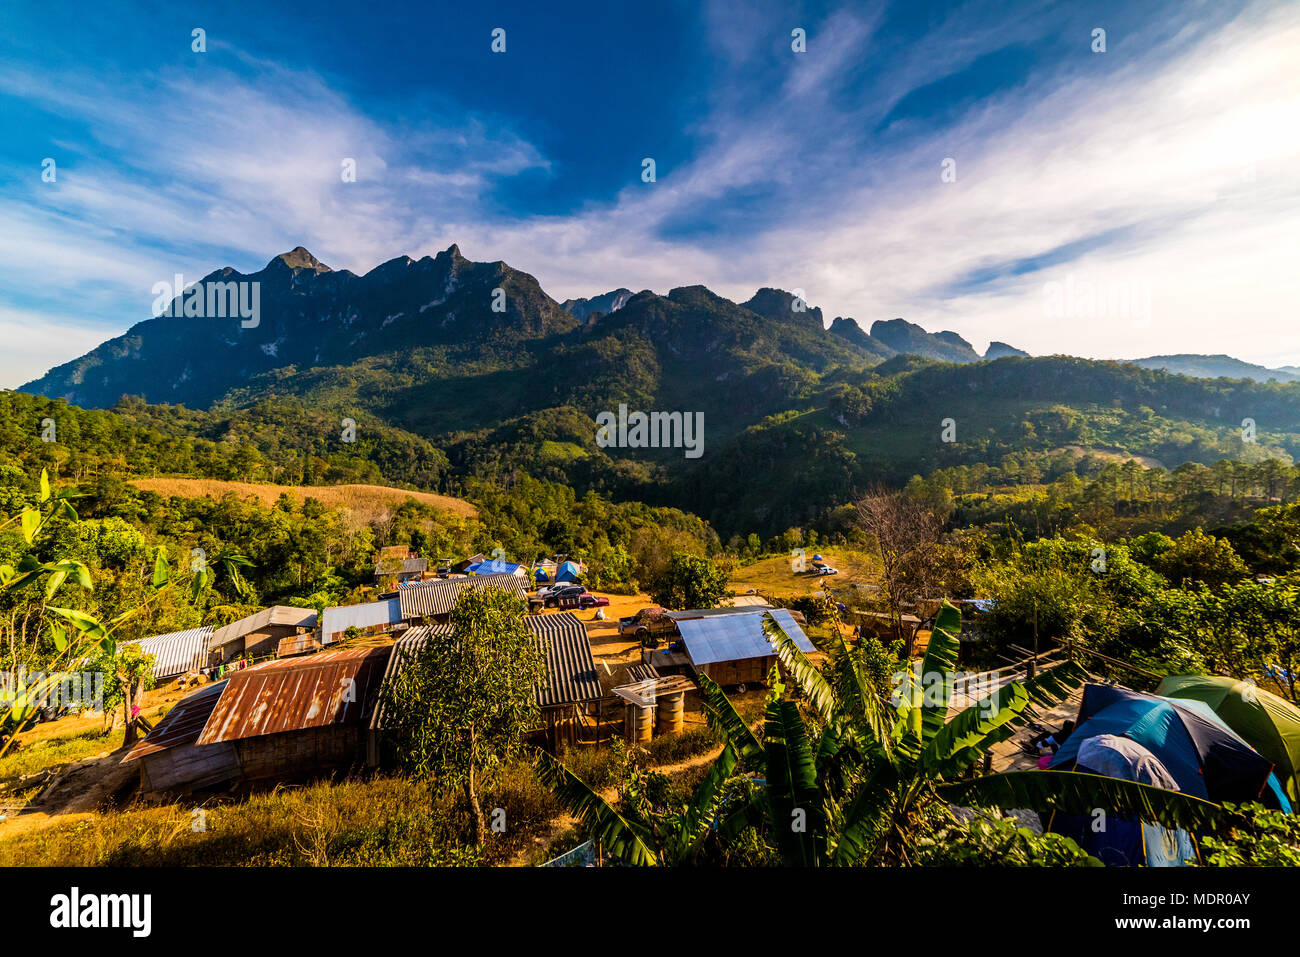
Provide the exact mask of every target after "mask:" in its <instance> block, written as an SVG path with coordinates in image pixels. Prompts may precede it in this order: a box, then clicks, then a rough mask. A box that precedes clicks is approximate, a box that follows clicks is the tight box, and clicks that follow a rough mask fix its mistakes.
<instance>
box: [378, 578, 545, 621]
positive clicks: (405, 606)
mask: <svg viewBox="0 0 1300 957" xmlns="http://www.w3.org/2000/svg"><path fill="white" fill-rule="evenodd" d="M526 585H527V582H526V580H525V579H523V578H521V577H520V576H518V575H475V576H472V577H470V578H441V579H439V580H438V581H431V582H422V583H421V584H419V585H412V586H411V587H409V588H403V589H402V590H401V591H400V592H399V593H398V597H399V598H400V599H401V603H402V605H401V608H402V618H403V619H409V618H427V617H428V616H430V615H445V614H447V613H448V612H450V611H451V610H452V608H453V607H455V605H456V599H457V598H458V597H459V596H460V592H461V589H462V588H471V587H473V588H504V589H506V590H507V591H512V592H514V593H515V596H516V597H517V598H518V599H519V600H520V601H526V600H527V597H528V591H527V588H526Z"/></svg>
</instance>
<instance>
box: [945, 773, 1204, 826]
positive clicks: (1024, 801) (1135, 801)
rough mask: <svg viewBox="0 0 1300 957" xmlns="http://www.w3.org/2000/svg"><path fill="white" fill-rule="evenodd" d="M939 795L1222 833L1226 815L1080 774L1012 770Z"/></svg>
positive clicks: (961, 801) (1172, 795)
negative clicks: (1100, 811) (1102, 815)
mask: <svg viewBox="0 0 1300 957" xmlns="http://www.w3.org/2000/svg"><path fill="white" fill-rule="evenodd" d="M935 791H936V793H937V794H938V795H939V796H940V797H942V798H943V799H944V800H945V801H948V802H950V803H952V804H958V805H976V806H980V807H997V808H1003V809H1006V810H1010V809H1013V808H1027V809H1029V810H1031V811H1039V812H1042V813H1051V812H1053V811H1056V812H1058V813H1061V814H1093V813H1094V812H1095V811H1097V810H1098V809H1101V810H1103V811H1105V812H1106V814H1107V815H1109V816H1113V817H1119V818H1127V819H1130V820H1138V821H1143V822H1145V823H1147V824H1159V825H1161V826H1163V827H1168V828H1183V829H1185V830H1217V829H1218V828H1220V827H1221V826H1222V825H1223V823H1224V822H1225V820H1226V816H1227V815H1226V812H1225V811H1224V809H1223V808H1222V807H1220V806H1219V805H1218V804H1213V803H1211V802H1209V801H1203V800H1201V799H1200V798H1197V797H1192V796H1191V795H1189V794H1182V793H1181V792H1178V791H1166V790H1164V789H1162V788H1157V787H1151V786H1150V785H1148V784H1138V783H1137V782H1135V781H1124V780H1120V779H1118V778H1107V777H1102V776H1101V775H1098V774H1084V773H1082V772H1079V771H1008V772H1006V773H1004V774H987V775H985V776H984V777H981V778H974V779H972V780H970V781H958V782H954V783H952V784H941V785H939V786H938V787H937V788H936V789H935Z"/></svg>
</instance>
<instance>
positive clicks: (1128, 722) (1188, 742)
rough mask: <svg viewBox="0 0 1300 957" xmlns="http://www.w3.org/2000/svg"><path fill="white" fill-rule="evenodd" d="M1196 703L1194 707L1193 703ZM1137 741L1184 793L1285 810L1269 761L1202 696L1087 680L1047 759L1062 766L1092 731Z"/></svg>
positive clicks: (1073, 757) (1072, 761)
mask: <svg viewBox="0 0 1300 957" xmlns="http://www.w3.org/2000/svg"><path fill="white" fill-rule="evenodd" d="M1198 705H1200V707H1197V706H1198ZM1105 734H1109V735H1117V736H1119V737H1124V738H1128V739H1130V740H1132V741H1136V742H1137V743H1138V744H1140V745H1142V746H1143V747H1144V748H1146V750H1147V751H1149V752H1150V753H1151V754H1152V755H1154V756H1155V758H1156V759H1157V760H1158V761H1159V762H1160V764H1161V765H1163V766H1164V767H1165V768H1166V769H1167V770H1168V771H1169V774H1170V775H1171V776H1172V777H1173V779H1174V781H1175V782H1176V783H1177V784H1178V789H1179V790H1180V791H1182V792H1183V793H1185V794H1190V795H1192V796H1194V797H1199V798H1204V799H1206V800H1210V801H1214V802H1215V803H1217V804H1222V803H1223V802H1224V801H1232V802H1234V803H1245V802H1247V801H1260V802H1261V803H1263V804H1266V805H1268V806H1269V807H1275V808H1282V809H1284V810H1287V811H1290V810H1291V806H1290V802H1288V801H1287V799H1286V796H1285V794H1284V793H1283V791H1282V788H1281V785H1279V784H1278V781H1277V778H1276V777H1275V776H1274V775H1273V765H1272V763H1271V762H1270V761H1268V760H1267V759H1266V758H1264V757H1263V756H1262V755H1261V754H1260V753H1259V752H1258V751H1256V750H1255V749H1254V748H1252V747H1251V746H1250V745H1248V744H1247V743H1246V742H1245V741H1243V740H1242V739H1241V738H1240V737H1239V736H1238V735H1237V734H1236V733H1235V732H1234V731H1232V730H1231V729H1230V728H1228V726H1227V725H1226V724H1224V723H1223V722H1222V721H1221V720H1219V719H1218V716H1217V715H1215V714H1214V712H1213V711H1211V710H1210V709H1209V707H1208V706H1205V705H1204V704H1203V703H1202V702H1198V701H1190V700H1185V699H1181V698H1162V697H1160V696H1159V695H1152V694H1143V693H1142V692H1140V691H1130V690H1129V689H1128V688H1119V687H1115V686H1113V685H1095V684H1090V685H1086V686H1085V687H1084V689H1083V703H1082V704H1081V705H1080V707H1079V718H1078V721H1077V723H1076V725H1075V728H1074V730H1073V731H1072V732H1071V733H1070V736H1069V737H1068V738H1066V740H1065V743H1064V744H1062V745H1061V748H1060V750H1058V751H1057V752H1056V755H1055V756H1054V757H1053V758H1052V761H1051V763H1050V764H1049V765H1048V766H1049V767H1050V768H1052V769H1054V770H1069V769H1071V768H1073V767H1074V766H1075V764H1076V762H1077V760H1078V753H1079V748H1080V746H1081V745H1082V744H1083V743H1084V742H1085V741H1087V740H1088V739H1089V738H1094V737H1097V736H1098V735H1105Z"/></svg>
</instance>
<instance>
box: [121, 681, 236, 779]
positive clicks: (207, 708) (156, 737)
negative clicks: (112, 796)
mask: <svg viewBox="0 0 1300 957" xmlns="http://www.w3.org/2000/svg"><path fill="white" fill-rule="evenodd" d="M225 689H226V682H224V681H218V682H217V683H216V684H211V685H206V686H205V687H203V688H200V689H199V690H198V691H196V692H194V694H192V695H189V696H187V697H185V698H182V699H181V700H180V701H178V702H177V703H176V705H175V706H174V707H173V708H172V709H171V710H170V711H168V712H167V713H166V714H165V715H163V717H162V720H161V721H159V722H158V723H157V724H156V725H154V729H153V730H152V731H150V732H149V734H148V735H146V736H145V738H144V740H143V741H140V742H138V743H137V744H136V746H135V747H134V748H132V749H131V750H130V751H129V752H128V753H127V755H126V757H124V758H123V759H122V763H123V764H125V763H126V762H127V761H135V760H136V759H138V758H143V757H145V756H146V755H150V754H157V753H158V752H159V751H166V750H167V749H168V748H177V747H180V746H181V745H183V744H193V743H194V742H195V741H197V740H198V737H199V734H200V733H201V732H202V731H203V726H204V725H205V724H207V721H208V718H209V716H210V715H211V714H212V710H213V709H214V708H215V707H216V706H217V701H218V700H219V699H220V698H221V695H222V693H223V692H224V691H225Z"/></svg>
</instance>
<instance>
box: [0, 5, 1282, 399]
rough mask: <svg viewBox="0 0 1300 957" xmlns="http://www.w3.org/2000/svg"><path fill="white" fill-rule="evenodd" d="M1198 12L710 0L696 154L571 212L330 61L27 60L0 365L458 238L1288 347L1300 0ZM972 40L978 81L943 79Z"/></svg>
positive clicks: (548, 259)
mask: <svg viewBox="0 0 1300 957" xmlns="http://www.w3.org/2000/svg"><path fill="white" fill-rule="evenodd" d="M989 9H994V8H989ZM1187 10H1189V11H1191V12H1190V13H1183V14H1179V13H1175V16H1181V17H1182V19H1183V22H1182V23H1181V24H1180V28H1179V29H1172V30H1171V29H1169V27H1168V24H1156V23H1154V22H1153V23H1151V24H1149V25H1147V26H1146V27H1144V28H1142V29H1141V30H1140V31H1136V32H1135V31H1129V32H1128V33H1127V34H1123V35H1121V34H1117V33H1112V34H1111V36H1110V37H1109V47H1110V49H1109V50H1108V52H1106V53H1104V54H1092V53H1090V52H1089V51H1088V49H1087V45H1088V36H1087V31H1086V30H1085V31H1082V32H1081V33H1080V34H1079V35H1077V36H1071V37H1068V38H1067V39H1066V41H1065V43H1066V47H1067V49H1068V51H1069V52H1068V53H1067V54H1065V55H1062V54H1060V52H1059V50H1058V49H1056V47H1051V55H1047V54H1045V53H1042V51H1043V50H1045V49H1047V48H1048V47H1049V45H1050V44H1058V45H1059V44H1060V43H1061V42H1062V41H1061V39H1060V38H1059V37H1051V36H1048V35H1046V34H1045V32H1044V31H1045V29H1046V28H1045V27H1044V23H1048V22H1050V21H1051V18H1050V17H1046V16H1045V15H1034V16H1023V17H1020V18H1018V19H1015V20H1008V19H1007V18H1005V17H998V16H995V15H991V14H990V13H989V10H987V9H984V8H974V9H965V10H964V11H963V12H961V13H959V14H956V15H953V16H951V17H949V18H948V19H945V20H942V21H938V22H935V23H931V24H927V29H926V30H925V31H923V32H921V33H919V34H918V35H917V36H915V37H908V38H906V39H907V42H902V41H900V40H899V38H898V36H896V35H895V34H894V33H891V32H890V29H889V10H888V8H886V7H884V6H883V5H875V6H867V7H862V8H858V7H854V8H851V9H844V10H839V11H836V12H832V13H830V14H827V15H825V16H823V17H820V18H816V19H809V20H807V21H806V22H804V21H801V20H793V21H792V22H791V23H790V27H793V26H802V27H804V28H805V29H806V30H807V31H808V52H807V53H802V54H795V53H793V52H792V51H790V47H789V35H788V34H789V27H786V26H784V24H783V23H782V17H780V16H776V15H775V14H770V13H769V14H765V15H763V16H758V15H755V14H753V13H752V12H751V13H749V14H746V12H745V11H744V10H741V9H739V8H737V7H736V6H735V5H734V4H730V3H716V4H712V5H710V7H709V9H708V13H707V15H706V17H705V22H706V23H708V24H713V25H714V26H716V27H717V28H718V29H715V30H714V29H711V30H710V32H709V36H710V37H711V38H713V41H712V42H713V44H714V47H713V50H712V54H711V55H712V59H711V61H710V63H709V64H708V69H707V70H703V71H702V73H701V77H702V82H705V83H707V84H708V86H707V88H706V89H705V90H703V91H702V92H701V97H700V100H701V103H702V104H703V112H701V113H700V114H699V115H698V116H697V117H696V118H695V121H694V129H693V131H692V132H693V133H694V135H695V137H696V142H697V144H698V148H697V149H696V152H695V153H694V155H693V156H691V157H689V158H688V159H687V160H686V161H685V162H680V163H677V164H676V165H675V166H670V165H669V164H666V163H665V164H664V165H661V166H660V168H659V170H658V182H656V183H652V184H647V183H642V182H641V181H640V179H639V172H640V170H639V167H637V166H635V165H633V166H631V167H630V168H629V172H628V177H627V186H626V187H625V188H623V189H622V190H621V191H619V192H618V193H617V194H615V195H613V196H598V195H593V196H592V197H591V198H590V200H589V202H588V204H587V205H586V206H585V207H583V208H581V209H579V210H578V211H577V212H574V213H571V214H568V215H564V216H538V215H530V214H528V213H527V212H526V211H525V212H523V213H521V214H517V215H511V214H507V213H505V212H503V211H501V210H500V209H498V208H496V206H495V205H494V202H493V194H494V190H495V189H496V188H497V187H498V186H499V185H500V184H501V183H502V182H504V181H509V180H511V179H512V178H515V177H520V176H543V177H547V176H555V175H563V173H562V172H557V169H556V166H555V164H554V163H553V161H552V158H551V157H548V156H547V155H545V153H544V151H543V150H542V149H541V148H539V147H538V146H536V145H534V144H533V143H531V142H530V141H529V139H528V138H527V137H526V136H524V135H522V134H520V133H519V132H517V131H516V129H514V128H512V126H511V124H510V122H509V121H508V120H503V119H502V118H501V117H500V116H489V115H486V114H483V115H479V114H473V115H469V114H465V113H462V112H457V111H455V110H454V109H452V108H451V107H450V106H448V105H446V104H439V105H437V106H435V107H434V108H432V109H430V110H422V111H421V112H420V114H419V115H418V118H417V119H416V120H411V119H409V118H408V119H407V120H405V121H404V122H399V121H397V120H394V119H392V118H381V117H379V116H376V115H374V114H373V113H370V112H367V111H366V110H364V109H362V108H361V107H360V106H358V105H357V104H356V103H355V102H354V101H353V100H351V99H349V97H348V96H347V95H346V94H345V93H344V92H343V91H341V89H340V88H339V84H338V82H337V81H336V80H327V79H326V78H324V77H323V76H321V75H318V74H316V73H314V72H311V71H310V70H303V69H290V68H288V67H286V66H282V65H278V64H273V63H267V62H264V61H261V60H258V59H256V58H254V57H252V56H250V55H248V54H245V53H240V52H239V51H233V52H234V53H236V54H238V55H236V56H233V57H230V58H228V60H227V61H226V62H227V64H228V65H227V66H224V67H215V68H213V66H212V64H211V63H209V64H207V65H205V67H204V68H203V70H202V71H201V72H200V71H198V70H191V71H187V70H181V69H177V68H175V67H172V68H169V69H165V70H162V71H161V72H159V73H157V74H153V75H148V74H142V75H140V77H139V78H138V79H136V80H135V81H133V83H134V85H129V86H124V85H123V84H122V83H121V82H113V83H109V82H108V81H105V80H103V79H96V78H95V77H94V76H93V75H91V74H89V73H86V74H78V75H66V76H60V77H56V78H53V79H52V78H50V77H48V76H45V75H43V74H38V73H36V72H34V69H33V68H32V67H30V66H28V67H25V66H24V65H23V64H21V63H18V62H12V63H10V64H9V65H7V66H0V97H8V98H10V99H11V100H13V101H16V102H21V103H23V104H24V105H25V106H26V107H30V108H35V109H40V110H43V111H46V112H47V113H48V114H50V115H53V116H57V117H59V118H61V119H62V120H65V121H67V122H69V123H72V124H75V125H76V127H77V128H78V129H79V130H80V133H81V135H64V136H61V137H60V139H59V142H58V143H57V144H56V145H55V146H53V147H50V149H52V150H53V151H54V152H55V156H56V158H57V159H58V160H59V163H60V166H59V179H58V182H57V184H46V183H42V182H41V181H40V178H39V169H38V168H37V167H36V166H35V165H34V164H33V165H29V166H27V167H26V168H21V169H20V168H17V167H13V168H9V169H0V177H3V178H4V180H5V181H6V183H7V186H6V189H5V192H4V194H3V195H0V221H3V222H4V223H5V225H6V228H5V229H4V230H0V335H4V334H5V333H6V332H9V331H12V330H17V329H25V330H28V331H25V332H23V338H22V340H21V341H22V343H23V345H22V346H21V348H20V349H6V350H5V351H4V353H3V357H0V383H3V384H5V385H11V386H12V385H16V384H18V383H20V382H22V381H26V380H27V379H29V378H32V377H34V376H35V375H37V374H39V373H40V372H41V371H43V370H44V368H45V367H46V366H49V365H52V364H55V363H57V362H61V361H66V360H67V359H70V358H72V357H74V356H75V355H77V354H79V353H80V352H82V351H84V349H85V347H86V340H87V338H94V337H95V335H96V333H95V330H99V331H100V333H102V336H101V337H107V336H108V335H111V334H115V333H117V332H120V331H122V330H123V329H125V328H126V327H127V326H129V325H130V324H132V323H134V322H136V321H139V320H140V319H143V318H146V317H147V315H148V307H149V303H150V302H151V300H152V294H151V292H150V289H151V286H152V284H153V283H154V282H156V281H159V280H160V279H166V278H170V276H171V275H172V273H174V272H176V271H183V272H184V273H185V274H186V275H187V277H191V278H198V277H199V276H200V275H202V274H205V273H206V272H208V271H210V270H211V269H213V268H216V267H218V266H220V265H225V264H231V265H235V266H236V267H237V268H241V269H245V270H251V269H254V268H257V267H260V266H261V265H262V264H263V263H265V261H266V260H267V259H269V258H270V256H271V255H274V254H275V253H277V252H280V251H283V250H285V249H288V248H291V247H292V246H295V245H298V244H302V245H305V246H307V247H308V248H310V249H311V250H312V251H313V252H314V253H316V254H317V255H318V256H319V257H320V258H321V259H322V260H324V261H326V262H328V263H330V265H332V266H335V267H347V268H352V269H354V270H356V271H364V270H366V269H369V268H371V267H373V266H374V265H377V264H378V263H379V262H382V261H384V260H386V259H388V258H391V257H392V256H395V255H399V254H401V253H409V254H411V255H422V254H424V253H432V252H435V251H436V250H437V249H440V248H445V246H447V245H448V244H450V243H451V242H457V243H460V244H461V247H462V249H463V250H464V251H465V253H466V255H469V256H471V258H481V259H498V258H500V259H505V260H507V261H509V262H510V263H511V264H512V265H515V266H517V267H519V268H522V269H525V270H527V271H529V272H531V273H533V274H534V275H536V276H537V277H538V278H539V279H540V280H541V282H542V284H543V286H544V287H545V288H546V289H547V291H548V292H550V293H551V294H552V295H554V296H556V297H557V298H565V297H568V296H577V295H591V294H593V293H597V292H601V291H604V290H606V289H608V288H613V287H615V286H621V285H625V286H630V287H632V288H634V289H640V288H652V289H657V290H660V291H663V290H666V289H667V288H669V287H671V286H675V285H683V284H689V283H695V282H702V283H705V284H707V285H709V286H711V287H712V288H714V289H716V290H717V291H718V292H720V293H722V294H724V295H728V296H731V297H732V298H736V299H744V298H747V297H748V296H749V295H750V294H752V292H753V290H754V289H755V288H756V287H758V286H760V285H779V286H784V287H786V288H800V289H802V290H804V291H805V294H806V295H807V297H808V299H809V301H811V302H813V303H815V304H817V305H820V306H822V308H823V309H824V310H825V311H826V313H827V314H828V315H832V316H833V315H851V316H854V317H856V318H857V319H858V320H859V321H860V322H862V324H863V325H869V324H870V322H871V321H873V320H875V319H885V318H892V317H894V316H900V315H901V316H905V317H907V318H909V319H911V320H913V321H918V322H921V323H922V324H923V325H925V326H926V327H927V328H930V329H940V328H949V329H954V330H956V331H958V332H960V333H962V334H963V335H965V336H966V337H967V338H969V339H971V340H972V341H973V342H975V343H976V344H977V345H978V346H982V345H983V343H985V342H987V341H988V340H989V339H992V338H997V339H1002V340H1006V341H1010V342H1012V343H1013V344H1015V345H1019V346H1021V347H1023V348H1026V349H1029V350H1030V351H1033V352H1038V353H1045V352H1071V353H1075V354H1081V355H1091V356H1098V357H1123V356H1136V355H1145V354H1152V353H1162V352H1191V351H1196V352H1229V353H1232V354H1235V355H1238V356H1240V357H1242V358H1246V359H1250V360H1254V361H1261V362H1268V363H1274V364H1278V363H1284V362H1300V334H1297V332H1296V331H1295V330H1296V313H1297V306H1298V305H1300V278H1297V274H1298V273H1300V271H1297V270H1295V268H1294V263H1293V262H1292V261H1291V260H1293V258H1294V250H1295V249H1296V248H1298V245H1300V244H1298V243H1297V240H1300V235H1297V232H1298V231H1300V225H1298V224H1300V215H1297V214H1298V213H1300V181H1298V180H1297V179H1296V177H1295V175H1294V172H1293V171H1294V169H1295V168H1296V167H1297V164H1298V163H1300V74H1297V72H1296V71H1295V70H1294V68H1293V65H1292V61H1293V57H1294V50H1295V49H1298V48H1300V10H1297V8H1295V7H1294V6H1277V5H1272V4H1260V5H1257V6H1252V7H1250V8H1248V9H1247V10H1246V12H1244V13H1242V14H1240V15H1237V16H1235V17H1234V16H1230V15H1227V14H1225V13H1223V12H1222V11H1221V9H1220V8H1217V7H1201V6H1189V7H1188V8H1187ZM776 23H782V26H781V29H779V30H778V29H775V28H774V26H773V24H776ZM723 27H725V28H726V29H723ZM1025 50H1031V51H1032V50H1039V51H1040V53H1039V55H1038V56H1037V57H1035V56H1033V55H1027V54H1025V53H1023V51H1025ZM1006 51H1012V52H1011V53H1007V52H1006ZM214 62H215V61H214ZM972 64H977V65H979V64H982V66H979V67H978V68H977V72H979V73H980V75H981V77H982V78H983V79H982V81H981V82H983V83H985V84H986V87H987V88H982V89H981V91H980V92H981V94H982V95H981V96H979V97H978V98H976V99H973V100H971V101H970V102H966V101H965V100H963V99H961V97H957V98H956V99H955V100H954V101H953V102H951V103H949V102H947V101H946V100H945V99H944V98H945V96H947V95H948V94H946V93H945V91H946V90H949V89H950V87H951V84H950V83H949V82H947V81H948V79H949V78H951V77H953V76H957V77H961V76H963V75H965V74H963V71H970V70H971V69H972ZM918 91H919V92H918ZM575 135H599V130H598V128H596V129H593V130H590V131H581V132H577V131H575ZM649 149H650V152H651V153H653V148H652V147H651V148H649ZM946 157H951V158H953V159H954V160H955V161H956V170H957V180H956V182H953V183H944V182H941V180H940V163H941V162H942V160H943V159H944V158H946ZM345 158H352V159H355V161H356V164H357V169H358V181H357V182H356V183H343V182H342V180H341V177H340V167H341V163H342V161H343V160H344V159H345ZM1071 276H1073V277H1074V278H1076V279H1086V280H1090V281H1093V282H1098V283H1109V284H1112V285H1116V284H1119V285H1122V284H1127V285H1128V286H1130V287H1134V288H1137V287H1144V288H1149V289H1150V290H1151V295H1152V314H1151V316H1150V322H1149V323H1146V324H1143V323H1140V322H1139V323H1135V322H1134V321H1133V320H1132V318H1131V317H1107V318H1094V319H1086V320H1079V319H1077V318H1076V319H1073V320H1071V321H1061V320H1059V319H1054V318H1052V317H1051V316H1049V315H1048V314H1047V313H1046V312H1045V307H1044V293H1043V289H1044V284H1045V283H1048V282H1054V281H1057V282H1060V281H1064V280H1065V279H1066V278H1067V277H1071ZM33 324H36V325H35V326H34V327H33ZM12 341H17V340H12Z"/></svg>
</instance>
